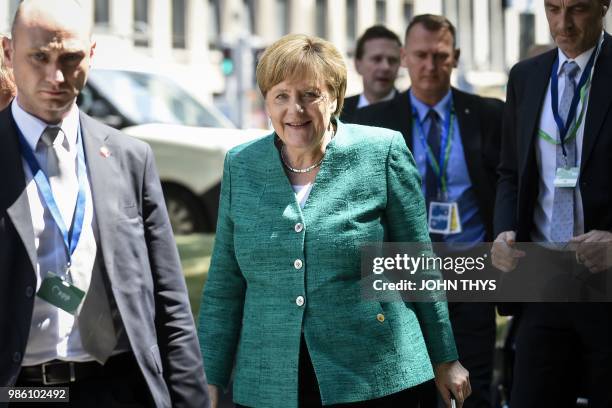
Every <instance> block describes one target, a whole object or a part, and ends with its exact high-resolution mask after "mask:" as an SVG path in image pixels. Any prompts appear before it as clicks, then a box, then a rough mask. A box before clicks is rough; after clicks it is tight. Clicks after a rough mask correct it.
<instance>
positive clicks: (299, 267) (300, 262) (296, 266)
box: [293, 259, 303, 269]
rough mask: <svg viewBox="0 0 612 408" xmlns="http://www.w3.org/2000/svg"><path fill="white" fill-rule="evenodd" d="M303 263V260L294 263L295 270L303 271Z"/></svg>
mask: <svg viewBox="0 0 612 408" xmlns="http://www.w3.org/2000/svg"><path fill="white" fill-rule="evenodd" d="M302 266H303V263H302V260H301V259H296V260H295V261H293V267H294V268H295V269H302Z"/></svg>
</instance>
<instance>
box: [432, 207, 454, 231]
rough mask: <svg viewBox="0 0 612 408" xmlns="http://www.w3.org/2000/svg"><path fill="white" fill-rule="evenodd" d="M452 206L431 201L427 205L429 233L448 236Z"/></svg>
mask: <svg viewBox="0 0 612 408" xmlns="http://www.w3.org/2000/svg"><path fill="white" fill-rule="evenodd" d="M451 216H452V204H451V203H442V202H438V201H432V202H430V203H429V232H430V233H433V234H448V233H450V231H451Z"/></svg>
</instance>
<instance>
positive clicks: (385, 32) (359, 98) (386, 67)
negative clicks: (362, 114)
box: [340, 25, 402, 122]
mask: <svg viewBox="0 0 612 408" xmlns="http://www.w3.org/2000/svg"><path fill="white" fill-rule="evenodd" d="M401 47H402V43H401V42H400V39H399V37H398V36H397V35H396V34H395V33H394V32H393V31H391V30H389V29H388V28H387V27H385V26H383V25H375V26H372V27H370V28H368V29H367V30H365V32H364V33H363V35H362V36H361V37H359V39H358V40H357V47H356V48H355V69H356V70H357V72H358V73H359V75H361V78H362V81H363V93H360V94H358V95H353V96H351V97H348V98H346V99H345V100H344V107H343V108H342V113H341V114H340V120H341V121H343V122H351V121H352V117H353V115H354V114H355V111H356V110H357V109H361V108H363V107H365V106H368V105H370V104H373V103H378V102H382V101H387V100H390V99H393V98H394V97H395V95H396V94H397V90H396V89H395V86H394V84H395V79H396V78H397V71H398V70H399V67H400V48H401Z"/></svg>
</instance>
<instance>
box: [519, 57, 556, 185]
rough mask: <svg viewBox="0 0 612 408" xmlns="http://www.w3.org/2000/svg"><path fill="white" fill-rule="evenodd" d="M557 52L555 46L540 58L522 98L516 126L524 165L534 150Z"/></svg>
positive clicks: (528, 79)
mask: <svg viewBox="0 0 612 408" xmlns="http://www.w3.org/2000/svg"><path fill="white" fill-rule="evenodd" d="M557 52H558V51H557V49H556V48H555V49H554V50H551V51H549V52H548V53H546V54H545V55H544V56H543V57H542V59H539V60H538V64H537V65H536V66H535V68H534V70H533V72H532V73H530V75H529V77H528V78H527V81H526V86H525V89H526V91H525V95H524V96H523V97H522V98H521V100H522V101H524V103H523V105H522V107H521V108H520V110H519V116H518V123H517V124H516V126H517V127H518V130H519V133H518V137H519V139H518V143H519V145H522V146H523V149H522V151H521V152H520V154H521V157H520V158H519V163H521V162H522V163H523V164H524V165H527V164H528V163H529V162H530V160H529V159H528V157H529V154H530V153H532V152H533V151H534V150H533V142H534V139H535V137H536V129H537V128H538V126H539V124H540V114H541V112H542V103H543V101H544V97H545V96H546V90H547V89H548V82H549V80H550V72H551V70H552V65H553V63H554V61H555V58H557ZM521 159H522V160H521ZM524 171H525V169H522V170H520V172H521V174H523V172H524Z"/></svg>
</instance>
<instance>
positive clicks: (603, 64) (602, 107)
mask: <svg viewBox="0 0 612 408" xmlns="http://www.w3.org/2000/svg"><path fill="white" fill-rule="evenodd" d="M557 55H558V50H557V49H556V48H555V49H554V50H551V51H549V52H546V53H544V54H542V55H539V56H537V57H534V58H531V59H528V60H525V61H521V62H519V63H518V64H516V65H515V66H514V67H513V68H512V70H511V71H510V77H509V80H508V87H507V99H506V107H505V109H504V121H503V122H504V126H503V132H502V151H501V159H500V165H499V169H498V173H499V183H498V187H497V198H496V202H495V233H496V234H499V233H500V232H503V231H516V234H517V241H519V242H529V241H530V240H531V237H530V235H531V232H532V230H533V228H534V224H533V209H534V208H535V205H536V201H537V198H538V194H539V181H540V174H539V171H538V167H537V162H536V147H535V143H536V140H537V139H536V138H537V131H538V126H539V122H540V114H541V112H542V104H543V102H544V97H545V96H546V90H547V89H548V83H549V80H550V73H551V70H552V66H553V63H554V61H555V59H556V58H557ZM592 81H593V82H592V84H591V90H590V93H589V102H588V103H589V105H588V110H587V113H586V119H585V127H584V139H583V142H582V143H583V144H582V158H581V167H580V179H579V180H580V192H581V195H582V206H583V210H584V230H585V232H588V231H590V230H593V229H599V230H608V231H609V230H612V211H611V208H612V194H611V193H610V192H611V191H612V177H610V175H612V112H611V111H610V107H611V104H610V103H611V102H612V93H611V92H610V90H611V89H612V39H611V37H610V35H608V34H607V33H605V35H604V42H603V45H602V49H601V53H600V55H599V58H598V59H597V63H596V65H595V72H594V75H593V80H592ZM499 309H500V313H502V314H517V313H519V312H520V310H521V308H520V304H505V305H500V308H499Z"/></svg>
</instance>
